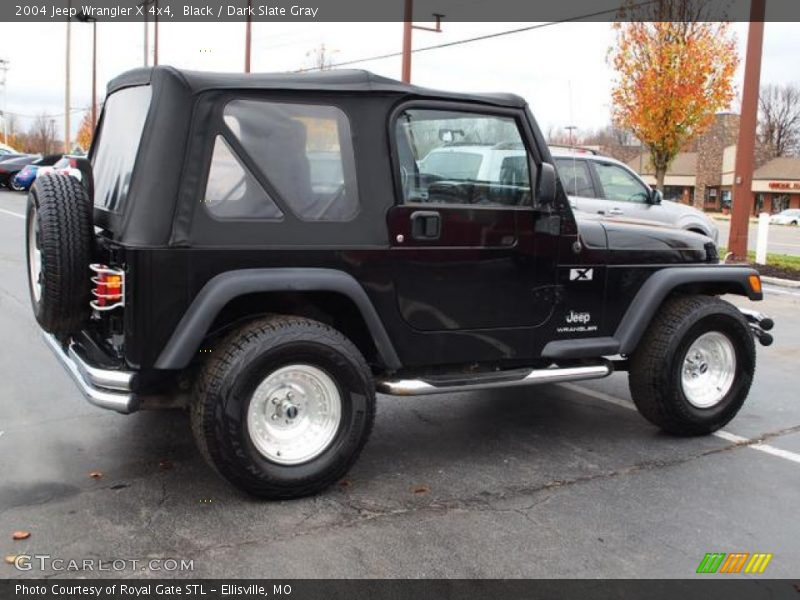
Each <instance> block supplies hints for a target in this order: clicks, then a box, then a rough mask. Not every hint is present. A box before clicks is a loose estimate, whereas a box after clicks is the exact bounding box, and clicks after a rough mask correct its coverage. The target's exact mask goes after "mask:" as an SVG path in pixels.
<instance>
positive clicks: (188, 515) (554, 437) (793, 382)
mask: <svg viewBox="0 0 800 600" xmlns="http://www.w3.org/2000/svg"><path fill="white" fill-rule="evenodd" d="M23 212H24V196H23V195H22V194H12V193H10V192H0V335H1V336H2V342H3V344H4V348H3V350H2V352H1V353H0V356H2V358H1V359H0V378H2V382H3V384H2V388H0V389H2V392H0V394H2V399H1V400H0V474H2V475H1V476H0V552H1V553H2V554H3V555H9V554H31V555H34V554H38V555H49V556H51V557H54V558H65V559H79V560H82V559H95V560H97V559H102V560H104V561H111V560H114V559H125V560H131V559H135V560H139V561H142V562H145V561H149V560H151V559H165V558H172V559H177V560H180V559H188V560H193V570H192V571H191V572H175V571H163V570H162V571H155V570H149V569H144V570H142V567H141V566H139V567H137V568H135V569H133V568H127V569H126V570H123V571H122V572H119V573H115V572H103V573H94V575H101V576H118V575H124V576H143V577H164V576H167V577H169V576H187V575H190V576H197V577H225V578H235V577H248V576H250V577H265V578H274V577H378V578H380V577H466V578H471V577H500V578H504V577H511V578H513V577H617V578H628V577H632V578H636V577H643V578H658V577H689V576H692V575H693V574H694V573H695V570H696V568H697V566H698V564H699V563H700V561H701V559H702V558H703V556H704V555H705V553H707V552H751V553H753V552H769V553H773V555H774V556H773V558H772V561H771V562H770V564H769V566H768V569H767V571H766V573H765V574H764V575H763V576H764V577H766V576H769V577H781V578H789V577H796V576H797V575H798V574H799V573H798V565H800V560H799V559H800V519H798V507H800V402H798V393H797V387H796V386H797V365H798V360H799V359H800V292H799V291H796V290H788V289H781V288H775V287H773V286H770V287H768V289H767V299H766V301H765V302H763V303H762V305H761V306H760V307H759V308H760V309H761V310H763V312H766V313H768V314H771V315H772V316H773V317H774V318H775V320H776V322H777V326H776V330H775V331H774V332H773V333H774V334H775V337H776V343H775V344H774V345H773V346H772V347H770V348H762V347H760V346H759V350H758V353H759V359H758V360H759V363H758V368H757V375H756V381H755V384H754V386H753V389H752V391H751V393H750V398H749V399H748V401H747V403H746V405H745V407H744V409H743V410H742V412H741V413H740V414H739V416H738V417H737V418H736V419H735V420H734V421H733V422H731V423H730V424H729V425H728V426H727V427H726V428H725V430H724V432H721V433H720V434H719V435H717V436H711V437H705V438H694V439H679V438H673V437H668V436H666V435H663V434H660V433H659V432H658V431H657V430H656V429H655V428H653V427H652V426H650V425H649V424H648V423H647V422H645V421H644V420H643V419H642V418H640V417H639V415H638V414H637V413H636V412H635V411H634V410H631V408H632V406H631V404H630V400H629V398H630V397H629V394H628V391H627V382H626V376H625V375H624V374H616V375H614V376H612V377H611V378H609V379H607V380H601V381H598V382H585V383H581V384H580V385H561V386H546V387H534V388H528V389H518V388H517V389H513V390H506V391H494V392H489V393H487V392H482V393H471V394H458V395H450V396H443V397H438V398H431V397H427V398H424V397H423V398H418V399H402V400H401V399H393V398H389V397H381V398H380V400H379V406H378V417H377V421H376V426H375V430H374V432H373V435H372V438H371V441H370V442H369V444H368V445H367V447H366V448H365V451H364V453H363V454H362V457H361V459H360V461H359V462H358V463H357V465H356V466H355V468H354V469H353V470H352V471H351V473H350V475H349V476H348V478H347V479H346V480H345V481H343V482H341V484H340V485H337V486H336V487H335V488H333V489H331V490H329V491H328V492H326V493H324V494H322V495H320V496H317V497H314V498H308V499H304V500H299V501H292V502H279V503H264V502H259V501H255V500H253V499H250V498H248V497H245V496H243V495H242V494H240V493H239V492H237V491H235V490H234V489H233V488H231V487H230V486H228V485H227V484H226V483H225V482H223V481H222V480H220V479H219V478H218V477H217V476H216V475H215V474H214V473H213V472H212V471H211V470H210V469H209V468H208V467H207V466H206V465H205V463H204V462H203V461H202V459H201V458H200V457H199V455H198V453H197V452H196V451H195V448H194V445H193V441H192V438H191V435H190V432H189V428H188V420H187V418H186V416H185V415H184V414H183V413H181V412H170V413H146V412H145V413H139V414H135V415H130V416H123V415H117V414H113V413H109V412H106V411H103V410H100V409H96V408H93V407H91V406H90V405H88V404H87V403H86V402H85V401H84V400H83V399H82V398H81V396H80V395H79V394H78V392H77V391H76V389H75V387H74V386H73V384H72V382H71V381H69V379H68V378H67V376H66V375H65V374H64V373H63V372H62V371H61V369H60V367H59V366H58V365H57V364H56V362H55V360H54V359H53V358H52V357H51V356H50V355H49V351H48V350H47V349H46V348H45V346H44V344H43V343H42V342H41V341H40V339H39V330H38V327H37V326H36V324H35V322H34V319H33V316H32V314H31V312H30V307H29V304H28V297H27V288H26V280H25V265H24V247H23V240H24V229H23V223H24V220H23V218H22V215H23ZM734 301H736V302H744V301H743V300H739V299H736V300H734ZM91 472H99V473H101V474H102V477H101V478H98V479H93V478H91V477H90V476H89V474H90V473H91ZM15 530H26V531H30V532H31V536H30V537H29V538H28V539H27V540H24V541H12V540H11V532H13V531H15ZM140 564H141V563H140ZM165 566H166V565H165ZM42 575H48V576H49V575H57V576H65V577H70V576H71V577H76V576H92V575H93V574H92V573H86V572H55V571H53V570H52V569H46V570H45V572H44V573H42V572H41V571H39V570H38V568H34V569H32V570H30V571H26V572H19V571H17V570H15V568H14V567H13V566H12V565H9V564H0V576H1V577H20V576H21V577H41V576H42ZM706 577H708V576H706ZM737 577H750V575H738V576H737Z"/></svg>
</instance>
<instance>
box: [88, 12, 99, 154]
mask: <svg viewBox="0 0 800 600" xmlns="http://www.w3.org/2000/svg"><path fill="white" fill-rule="evenodd" d="M96 128H97V19H92V137H93V138H94V132H95V129H96ZM87 150H88V148H87Z"/></svg>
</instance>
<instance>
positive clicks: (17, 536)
mask: <svg viewBox="0 0 800 600" xmlns="http://www.w3.org/2000/svg"><path fill="white" fill-rule="evenodd" d="M29 537H31V532H30V531H15V532H14V533H12V534H11V539H14V540H27V539H28V538H29Z"/></svg>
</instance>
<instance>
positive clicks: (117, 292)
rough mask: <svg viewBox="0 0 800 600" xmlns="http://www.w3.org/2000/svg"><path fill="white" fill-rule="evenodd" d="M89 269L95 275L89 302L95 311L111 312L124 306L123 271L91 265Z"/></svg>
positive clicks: (105, 266)
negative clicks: (91, 297)
mask: <svg viewBox="0 0 800 600" xmlns="http://www.w3.org/2000/svg"><path fill="white" fill-rule="evenodd" d="M89 268H90V269H91V270H92V272H93V273H95V276H94V277H92V283H93V284H94V287H93V288H92V295H93V296H94V300H92V301H91V302H89V304H90V306H91V307H92V308H93V309H95V310H101V311H103V310H113V309H115V308H117V307H119V306H125V271H123V270H122V269H115V268H113V267H109V266H107V265H100V264H92V265H89Z"/></svg>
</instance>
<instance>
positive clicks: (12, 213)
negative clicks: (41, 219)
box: [0, 208, 25, 219]
mask: <svg viewBox="0 0 800 600" xmlns="http://www.w3.org/2000/svg"><path fill="white" fill-rule="evenodd" d="M0 212H1V213H4V214H7V215H11V216H12V217H18V218H20V219H24V218H25V215H21V214H19V213H15V212H11V211H10V210H3V209H2V208H0Z"/></svg>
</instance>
